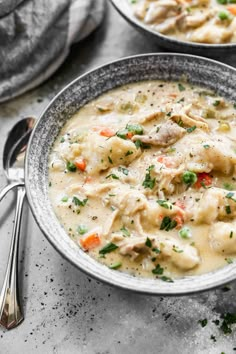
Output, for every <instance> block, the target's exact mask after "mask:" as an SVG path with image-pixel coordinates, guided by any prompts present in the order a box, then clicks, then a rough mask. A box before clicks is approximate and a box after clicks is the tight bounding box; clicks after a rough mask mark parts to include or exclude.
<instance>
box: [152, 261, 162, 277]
mask: <svg viewBox="0 0 236 354" xmlns="http://www.w3.org/2000/svg"><path fill="white" fill-rule="evenodd" d="M152 273H153V274H156V275H162V274H163V273H164V268H162V267H161V266H160V264H157V266H156V268H154V269H153V270H152Z"/></svg>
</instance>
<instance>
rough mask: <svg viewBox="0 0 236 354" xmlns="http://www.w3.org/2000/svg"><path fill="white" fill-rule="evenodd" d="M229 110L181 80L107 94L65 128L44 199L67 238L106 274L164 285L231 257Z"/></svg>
mask: <svg viewBox="0 0 236 354" xmlns="http://www.w3.org/2000/svg"><path fill="white" fill-rule="evenodd" d="M235 118H236V105H235V104H234V103H230V102H227V101H226V100H225V99H224V98H222V97H220V96H218V95H217V94H215V93H214V92H212V91H209V90H206V89H202V88H199V87H196V86H195V87H194V86H191V85H189V84H187V83H184V82H162V81H148V82H147V81H144V82H140V83H133V84H130V85H126V86H123V87H119V88H116V89H114V90H112V91H109V92H107V93H105V94H103V95H102V96H100V97H99V98H97V99H96V100H94V101H91V102H89V103H88V104H86V105H85V106H84V107H83V108H81V109H80V110H79V111H78V112H77V113H76V114H75V115H74V116H73V117H72V118H70V119H69V120H68V121H67V123H66V124H65V126H64V127H63V129H62V131H61V133H60V136H58V138H57V139H56V141H55V143H54V146H53V149H52V151H51V155H50V161H49V186H50V188H49V194H50V199H51V202H52V205H53V208H54V210H55V213H56V215H57V217H58V219H59V220H60V222H61V223H62V225H63V226H64V228H65V230H66V231H67V232H68V234H69V236H70V237H71V238H72V239H73V240H74V241H75V242H76V243H77V244H78V247H81V248H82V249H83V250H84V251H85V252H88V253H89V255H91V256H92V257H94V258H95V259H97V260H98V261H99V262H101V263H103V264H105V265H107V266H108V267H110V268H111V269H116V270H119V271H123V272H128V273H129V274H132V275H134V276H142V277H157V278H160V279H162V280H163V281H170V282H171V281H173V279H175V278H178V277H182V276H185V275H197V274H202V273H206V272H209V271H212V270H215V269H218V268H220V267H223V266H225V265H227V263H232V262H233V261H234V258H235V256H236V219H235V217H236V173H235V164H236V138H235V137H236V119H235Z"/></svg>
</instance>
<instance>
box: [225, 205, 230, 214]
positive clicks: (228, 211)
mask: <svg viewBox="0 0 236 354" xmlns="http://www.w3.org/2000/svg"><path fill="white" fill-rule="evenodd" d="M225 212H226V214H231V208H230V205H226V206H225Z"/></svg>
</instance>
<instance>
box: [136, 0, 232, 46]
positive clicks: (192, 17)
mask: <svg viewBox="0 0 236 354" xmlns="http://www.w3.org/2000/svg"><path fill="white" fill-rule="evenodd" d="M130 3H131V6H132V8H133V11H134V15H135V16H136V17H137V18H138V19H139V20H141V21H143V22H144V23H145V24H147V25H148V26H150V27H151V28H152V29H154V30H155V31H157V32H160V33H162V34H165V35H168V36H171V37H174V38H177V39H180V40H184V41H186V40H187V41H190V42H198V43H209V44H210V43H212V44H220V43H234V42H236V1H235V0H132V1H130Z"/></svg>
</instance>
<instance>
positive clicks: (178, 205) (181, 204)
mask: <svg viewBox="0 0 236 354" xmlns="http://www.w3.org/2000/svg"><path fill="white" fill-rule="evenodd" d="M175 205H176V206H177V207H179V208H181V209H183V210H184V209H185V204H184V202H183V201H181V200H177V201H176V202H175Z"/></svg>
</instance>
